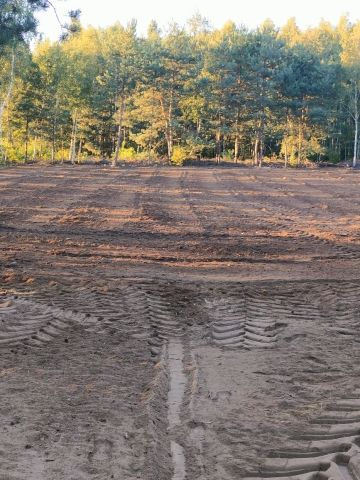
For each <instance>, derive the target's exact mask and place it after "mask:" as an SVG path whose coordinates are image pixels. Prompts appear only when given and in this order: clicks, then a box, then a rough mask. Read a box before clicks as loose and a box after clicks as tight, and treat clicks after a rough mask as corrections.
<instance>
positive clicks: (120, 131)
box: [112, 96, 125, 167]
mask: <svg viewBox="0 0 360 480" xmlns="http://www.w3.org/2000/svg"><path fill="white" fill-rule="evenodd" d="M124 114H125V96H122V97H121V104H120V116H119V125H118V133H117V139H116V147H115V155H114V160H113V162H112V166H113V167H116V164H117V162H118V161H119V155H120V150H121V146H122V143H123V123H124Z"/></svg>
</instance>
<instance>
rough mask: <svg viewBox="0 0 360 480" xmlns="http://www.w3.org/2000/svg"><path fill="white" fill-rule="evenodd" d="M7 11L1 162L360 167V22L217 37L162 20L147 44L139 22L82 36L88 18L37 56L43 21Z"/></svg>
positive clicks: (0, 13) (1, 43)
mask: <svg viewBox="0 0 360 480" xmlns="http://www.w3.org/2000/svg"><path fill="white" fill-rule="evenodd" d="M8 3H9V2H4V0H0V26H1V25H2V24H4V25H5V24H8V27H9V28H8V31H5V30H4V29H0V32H1V33H0V60H1V63H0V162H16V161H25V162H29V161H37V160H49V161H70V162H73V163H74V162H77V161H82V160H85V159H88V158H96V159H103V158H106V159H111V160H112V161H113V162H114V163H116V162H117V161H119V160H132V159H150V160H155V159H159V158H166V159H167V160H168V161H169V162H173V163H175V164H181V163H182V162H183V161H184V160H185V159H201V158H216V159H217V160H218V161H220V160H222V159H225V160H232V161H234V162H241V161H243V160H248V159H252V161H253V163H254V164H255V165H261V164H262V162H263V161H264V159H265V158H266V159H276V160H277V161H279V159H281V161H282V162H284V164H285V165H295V166H296V165H302V164H304V163H306V162H309V161H315V162H317V161H328V162H334V163H335V162H340V161H349V162H352V164H353V165H354V166H355V165H356V162H357V159H358V158H359V153H360V152H359V150H360V148H359V141H358V139H359V120H360V22H355V23H351V22H350V21H349V19H348V18H347V17H343V18H341V19H340V20H339V22H338V24H337V25H336V26H333V25H331V24H329V23H327V22H325V21H323V22H321V23H320V24H319V25H318V26H317V27H313V28H309V29H306V30H301V29H299V28H298V26H297V24H296V21H295V19H290V20H289V21H288V22H287V23H286V24H285V25H284V26H283V27H282V28H277V27H276V26H275V25H274V24H273V23H272V22H271V21H266V22H264V23H263V24H262V25H260V26H259V27H258V28H256V29H252V30H249V29H247V28H245V27H242V26H237V25H236V24H235V23H233V22H228V23H226V24H225V25H224V26H223V27H222V28H221V29H214V28H211V27H210V25H209V24H208V22H207V21H206V19H204V18H203V17H201V16H200V15H195V16H194V17H192V18H191V19H190V20H189V22H188V24H187V25H186V26H184V27H182V26H179V25H177V24H171V25H169V27H168V28H167V30H166V32H162V31H161V30H160V29H159V27H158V25H157V24H156V23H155V22H152V23H151V24H150V25H149V28H148V32H147V34H146V35H144V36H142V35H139V34H138V33H137V30H136V22H135V21H133V22H131V23H129V24H128V25H126V26H123V25H121V24H120V23H116V24H114V25H113V26H111V27H108V28H93V27H88V28H83V27H82V26H81V21H80V12H78V11H76V12H71V13H70V19H69V24H68V25H67V28H66V29H65V30H64V33H63V35H62V36H61V38H60V39H59V40H58V41H56V42H51V41H49V40H40V41H37V43H36V44H35V46H34V45H32V46H30V44H29V41H28V34H27V33H26V32H31V31H33V30H34V28H35V24H34V21H33V16H30V17H29V9H27V14H26V15H25V16H24V14H23V12H22V17H21V16H20V17H21V18H20V20H21V22H20V23H21V28H20V29H19V28H18V29H16V28H13V30H11V28H12V26H13V27H15V26H16V25H17V26H19V25H18V24H19V21H17V24H16V22H15V23H14V24H13V25H12V23H11V22H10V21H9V18H13V17H11V15H10V17H8V19H6V18H5V16H4V12H5V9H6V5H7V4H8ZM10 3H11V2H10ZM15 3H16V2H15ZM17 3H21V2H17ZM31 3H32V4H33V5H32V6H33V10H34V9H37V8H45V7H46V6H49V3H50V2H46V1H33V2H31ZM4 5H5V7H4ZM4 19H5V20H4ZM18 20H19V19H18Z"/></svg>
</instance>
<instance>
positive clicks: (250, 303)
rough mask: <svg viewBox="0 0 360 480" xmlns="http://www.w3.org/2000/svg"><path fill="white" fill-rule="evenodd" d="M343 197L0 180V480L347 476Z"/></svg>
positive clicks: (348, 290) (351, 399) (148, 175)
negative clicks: (0, 432) (0, 431)
mask: <svg viewBox="0 0 360 480" xmlns="http://www.w3.org/2000/svg"><path fill="white" fill-rule="evenodd" d="M359 187H360V174H359V173H358V172H352V171H350V170H349V171H347V170H340V169H336V170H335V169H334V170H321V171H320V170H319V171H306V170H304V171H293V170H289V171H286V170H282V169H262V170H253V169H229V168H226V169H222V168H183V169H172V168H134V169H131V168H128V169H110V168H107V167H98V168H95V167H77V168H71V167H27V168H16V169H3V170H0V268H1V271H0V279H1V285H0V288H1V290H0V362H1V364H0V395H1V402H0V422H1V427H0V428H1V430H2V434H1V437H0V458H1V462H0V478H1V479H4V480H62V479H64V480H85V479H86V480H87V479H94V480H95V479H96V480H108V479H112V478H114V479H118V480H130V479H131V480H133V479H139V478H140V479H144V480H147V479H150V480H168V479H172V480H184V479H187V480H232V479H243V478H248V477H257V478H273V479H276V478H283V479H284V478H287V479H288V478H292V479H297V480H310V479H314V478H318V479H319V480H325V479H329V480H330V479H335V480H349V479H359V478H360V469H359V460H358V458H359V448H360V447H359V445H360V389H359V388H360V382H359V380H358V377H359V367H360V362H359V360H360V359H359V357H360V351H359V341H360V326H359V320H360V278H359V267H360V222H359V217H360V213H359V211H360V210H359V203H360V197H359Z"/></svg>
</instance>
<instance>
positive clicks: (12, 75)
mask: <svg viewBox="0 0 360 480" xmlns="http://www.w3.org/2000/svg"><path fill="white" fill-rule="evenodd" d="M15 59H16V56H15V48H14V49H13V51H12V56H11V70H10V80H9V85H8V88H7V90H6V94H5V97H4V100H3V101H2V102H1V103H0V142H1V140H2V133H3V132H2V121H3V116H4V112H5V109H6V107H7V104H8V103H9V100H10V98H11V94H12V91H13V87H14V80H15ZM0 148H1V144H0Z"/></svg>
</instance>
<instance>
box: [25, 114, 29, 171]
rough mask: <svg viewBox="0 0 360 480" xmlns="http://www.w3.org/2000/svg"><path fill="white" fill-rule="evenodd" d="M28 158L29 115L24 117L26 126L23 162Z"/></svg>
mask: <svg viewBox="0 0 360 480" xmlns="http://www.w3.org/2000/svg"><path fill="white" fill-rule="evenodd" d="M28 159H29V117H26V128H25V163H27V162H28Z"/></svg>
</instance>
